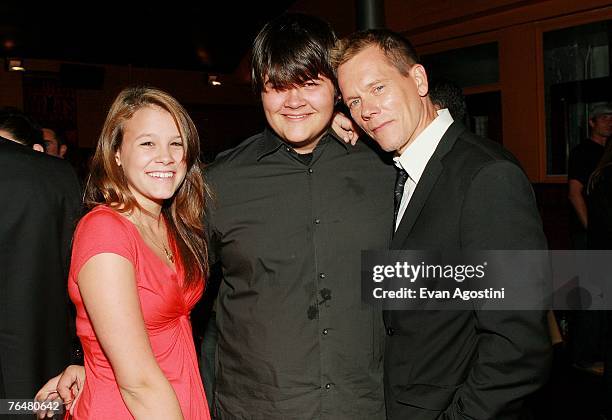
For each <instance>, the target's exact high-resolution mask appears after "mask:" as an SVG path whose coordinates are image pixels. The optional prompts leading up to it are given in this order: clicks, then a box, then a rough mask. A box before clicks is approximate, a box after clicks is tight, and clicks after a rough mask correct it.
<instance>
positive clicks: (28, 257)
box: [0, 138, 81, 398]
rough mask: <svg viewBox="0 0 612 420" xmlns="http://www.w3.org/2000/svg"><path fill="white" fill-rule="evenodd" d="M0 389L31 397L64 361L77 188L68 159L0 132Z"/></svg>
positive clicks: (67, 346)
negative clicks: (71, 243)
mask: <svg viewBox="0 0 612 420" xmlns="http://www.w3.org/2000/svg"><path fill="white" fill-rule="evenodd" d="M0 168H2V170H0V196H1V197H2V207H1V211H0V371H1V373H0V378H1V379H2V380H3V383H2V384H0V390H2V388H4V393H5V396H4V398H33V396H34V393H35V392H36V391H37V390H38V388H39V387H40V386H42V385H43V384H44V383H45V382H46V380H48V379H49V378H50V377H51V376H54V375H57V373H58V372H60V371H61V369H63V368H64V367H65V366H66V364H67V363H68V362H69V360H70V357H69V356H70V345H71V342H70V341H71V334H70V332H69V328H68V325H69V324H68V319H69V318H68V317H69V311H68V308H69V307H68V296H67V292H66V284H67V274H68V261H69V250H70V242H71V239H72V233H73V229H74V225H75V222H76V218H77V217H78V214H79V209H80V202H81V199H80V186H79V182H78V179H77V177H76V175H75V173H74V171H73V170H72V168H71V167H70V165H69V164H68V163H67V162H65V161H63V160H61V159H58V158H54V157H51V156H48V155H45V154H44V153H40V152H35V151H33V150H31V149H29V148H27V147H25V146H22V145H20V144H17V143H14V142H11V141H8V140H6V139H3V138H0Z"/></svg>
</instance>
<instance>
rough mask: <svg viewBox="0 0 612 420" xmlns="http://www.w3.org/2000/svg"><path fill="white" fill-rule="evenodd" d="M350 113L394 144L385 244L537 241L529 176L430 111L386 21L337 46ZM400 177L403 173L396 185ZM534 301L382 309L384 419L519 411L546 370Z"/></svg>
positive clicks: (421, 246) (414, 66) (441, 246)
mask: <svg viewBox="0 0 612 420" xmlns="http://www.w3.org/2000/svg"><path fill="white" fill-rule="evenodd" d="M335 59H336V65H337V74H338V82H339V85H340V89H341V91H342V96H343V101H344V102H345V104H346V105H347V106H348V108H349V110H350V112H351V115H352V117H353V119H354V120H355V121H356V122H357V123H358V124H359V125H360V126H361V128H362V129H363V130H364V131H365V132H366V134H368V135H369V136H370V137H372V138H373V139H374V140H376V142H377V143H378V144H379V145H380V146H381V147H382V148H383V149H384V150H386V151H390V152H391V151H393V152H395V154H396V157H395V162H396V166H398V168H399V169H400V171H399V174H398V179H399V180H400V181H401V183H400V185H399V186H400V188H399V189H398V190H397V194H396V199H397V209H396V214H397V215H396V224H395V229H396V230H395V233H394V237H393V240H392V242H391V248H392V249H406V250H442V251H451V250H461V249H465V250H468V249H472V250H520V249H545V248H546V240H545V237H544V234H543V231H542V227H541V222H540V218H539V215H538V212H537V208H536V204H535V199H534V195H533V192H532V189H531V185H530V183H529V181H528V179H527V177H526V176H525V174H524V172H523V171H522V169H521V168H520V166H519V165H518V163H517V162H516V160H515V159H514V158H513V157H512V156H511V155H510V154H509V152H507V151H505V150H504V149H503V148H502V147H500V146H499V145H497V144H495V143H493V142H490V141H488V140H485V139H482V138H479V137H477V136H475V135H473V134H472V133H470V132H468V131H467V130H466V128H465V127H464V126H462V125H461V124H460V123H457V122H453V119H452V117H451V116H450V114H449V113H448V110H446V109H443V110H440V111H438V112H436V110H435V107H434V105H433V104H432V102H431V100H430V98H429V96H428V81H427V74H426V72H425V69H424V68H423V66H422V65H420V64H418V58H417V56H416V53H415V52H414V49H413V47H412V46H411V45H410V43H409V42H408V41H406V40H405V39H404V38H402V37H401V36H399V35H398V34H395V33H393V32H390V31H386V30H370V31H363V32H359V33H356V34H354V35H352V36H350V37H349V38H347V39H345V40H343V41H342V42H341V43H340V44H339V46H338V48H337V50H336V51H335ZM402 184H403V185H402ZM545 315H546V314H545V312H544V311H532V312H528V311H522V312H518V311H516V312H508V311H506V312H502V311H477V310H472V311H468V310H466V311H386V312H385V313H384V318H385V324H386V327H387V334H388V335H387V341H386V351H385V393H386V395H385V400H386V405H387V415H388V418H389V419H411V420H420V419H423V420H425V419H440V418H442V419H479V420H482V419H495V420H501V419H517V418H519V415H520V414H519V413H520V412H521V410H522V403H523V399H524V397H525V396H526V395H528V394H530V393H532V392H533V391H534V390H536V389H537V388H538V387H539V386H540V385H542V384H543V383H544V382H545V380H546V376H547V372H548V364H549V352H550V339H549V336H548V332H547V325H546V316H545Z"/></svg>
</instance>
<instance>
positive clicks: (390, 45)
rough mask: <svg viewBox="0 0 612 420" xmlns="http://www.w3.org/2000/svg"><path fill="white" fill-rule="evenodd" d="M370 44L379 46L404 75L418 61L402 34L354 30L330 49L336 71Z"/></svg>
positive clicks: (413, 50)
mask: <svg viewBox="0 0 612 420" xmlns="http://www.w3.org/2000/svg"><path fill="white" fill-rule="evenodd" d="M370 46H376V47H378V48H380V50H381V51H382V52H383V53H384V54H385V56H386V57H387V59H388V60H389V63H391V64H392V65H393V66H395V68H397V70H398V71H399V72H400V73H401V74H402V75H404V76H405V75H407V74H408V70H409V69H410V68H411V67H412V66H413V65H415V64H419V63H420V62H419V56H418V55H417V53H416V50H415V49H414V47H413V46H412V44H411V43H410V42H409V41H408V40H407V39H406V38H404V37H403V36H402V35H400V34H398V33H396V32H393V31H390V30H387V29H368V30H365V31H359V32H355V33H354V34H352V35H349V36H348V37H346V38H343V39H341V40H339V41H338V42H337V43H336V45H335V47H334V49H333V51H332V64H333V66H334V70H335V71H336V73H337V71H338V67H339V66H340V65H342V64H344V63H346V62H347V61H349V60H350V59H351V58H353V57H355V56H356V55H357V54H359V53H360V52H361V51H363V50H365V49H366V48H368V47H370Z"/></svg>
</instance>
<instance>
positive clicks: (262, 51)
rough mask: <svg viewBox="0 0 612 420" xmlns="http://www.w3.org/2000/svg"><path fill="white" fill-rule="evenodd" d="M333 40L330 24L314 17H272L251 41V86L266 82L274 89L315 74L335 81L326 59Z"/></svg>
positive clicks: (258, 88)
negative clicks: (252, 42) (252, 41)
mask: <svg viewBox="0 0 612 420" xmlns="http://www.w3.org/2000/svg"><path fill="white" fill-rule="evenodd" d="M335 42H336V35H335V34H334V31H333V29H332V28H331V26H330V25H329V24H328V23H327V22H325V21H322V20H320V19H318V18H316V17H313V16H308V15H304V14H301V13H288V14H284V15H282V16H280V17H278V18H276V19H274V20H272V21H271V22H269V23H267V24H266V25H265V26H264V27H263V28H262V29H261V31H259V34H258V35H257V37H256V38H255V42H254V44H253V60H252V63H251V77H252V82H253V90H254V91H255V92H256V93H260V92H262V91H263V90H264V89H265V88H266V82H267V84H268V85H269V86H270V87H272V88H274V89H288V88H291V87H293V86H296V85H300V84H302V83H304V82H306V81H308V80H311V79H317V78H318V77H319V76H325V77H327V78H328V79H330V80H331V81H332V82H333V83H334V85H335V77H334V71H333V68H332V65H331V60H330V51H331V49H332V48H333V47H334V44H335Z"/></svg>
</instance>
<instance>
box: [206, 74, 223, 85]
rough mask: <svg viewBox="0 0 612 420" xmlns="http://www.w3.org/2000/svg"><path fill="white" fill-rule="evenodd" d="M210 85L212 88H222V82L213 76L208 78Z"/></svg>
mask: <svg viewBox="0 0 612 420" xmlns="http://www.w3.org/2000/svg"><path fill="white" fill-rule="evenodd" d="M208 84H209V85H211V86H221V81H220V80H219V77H218V76H215V75H212V74H211V75H209V76H208Z"/></svg>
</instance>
